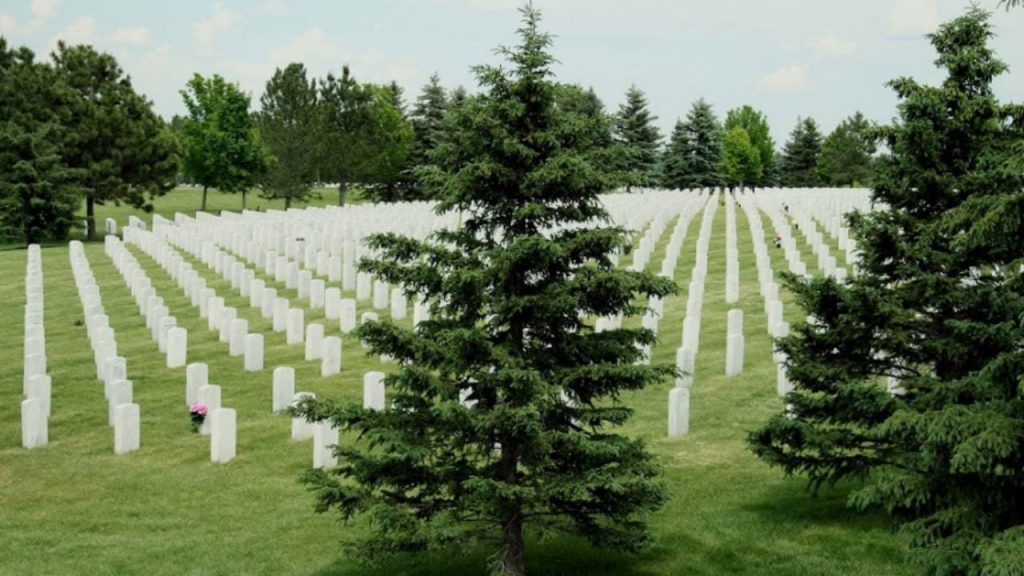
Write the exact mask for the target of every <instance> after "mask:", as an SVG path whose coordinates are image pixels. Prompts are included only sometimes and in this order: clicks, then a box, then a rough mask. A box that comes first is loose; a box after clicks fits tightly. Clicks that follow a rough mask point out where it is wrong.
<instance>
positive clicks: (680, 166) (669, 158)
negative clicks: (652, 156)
mask: <svg viewBox="0 0 1024 576" xmlns="http://www.w3.org/2000/svg"><path fill="white" fill-rule="evenodd" d="M688 151H689V143H688V142H687V141H686V124H685V123H684V122H683V121H682V120H676V125H675V127H674V128H672V135H671V136H670V137H669V140H668V146H665V151H664V153H663V154H662V156H661V186H663V187H665V188H675V189H682V188H686V186H687V184H688V181H687V179H686V171H687V162H686V161H687V154H688Z"/></svg>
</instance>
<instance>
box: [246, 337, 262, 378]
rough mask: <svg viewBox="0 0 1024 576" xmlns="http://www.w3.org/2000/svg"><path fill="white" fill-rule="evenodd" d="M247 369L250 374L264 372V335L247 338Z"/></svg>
mask: <svg viewBox="0 0 1024 576" xmlns="http://www.w3.org/2000/svg"><path fill="white" fill-rule="evenodd" d="M245 369H246V371H248V372H258V371H260V370H263V334H247V335H246V336H245Z"/></svg>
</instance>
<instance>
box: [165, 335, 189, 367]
mask: <svg viewBox="0 0 1024 576" xmlns="http://www.w3.org/2000/svg"><path fill="white" fill-rule="evenodd" d="M187 350H188V331H187V330H185V329H184V328H179V327H177V326H176V327H174V328H171V329H170V330H169V331H168V332H167V367H168V368H181V367H182V366H184V365H185V360H186V356H187V354H186V351H187Z"/></svg>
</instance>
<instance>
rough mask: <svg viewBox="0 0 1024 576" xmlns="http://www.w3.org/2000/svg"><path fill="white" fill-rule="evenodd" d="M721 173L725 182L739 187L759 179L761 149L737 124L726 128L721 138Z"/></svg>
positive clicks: (760, 172)
mask: <svg viewBox="0 0 1024 576" xmlns="http://www.w3.org/2000/svg"><path fill="white" fill-rule="evenodd" d="M722 173H723V174H724V175H725V182H726V184H728V185H729V186H730V187H739V188H741V189H742V188H743V187H744V186H747V185H750V184H752V183H754V182H759V181H760V180H761V174H762V168H761V151H760V150H758V148H757V147H756V146H754V144H753V143H752V142H751V141H750V136H749V135H748V134H747V131H746V130H744V129H743V128H740V127H739V126H737V127H735V128H732V129H730V130H727V131H726V132H725V138H723V139H722Z"/></svg>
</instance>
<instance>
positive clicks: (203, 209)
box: [199, 186, 206, 212]
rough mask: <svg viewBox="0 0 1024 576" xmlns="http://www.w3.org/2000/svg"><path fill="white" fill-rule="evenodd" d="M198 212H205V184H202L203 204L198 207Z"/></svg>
mask: <svg viewBox="0 0 1024 576" xmlns="http://www.w3.org/2000/svg"><path fill="white" fill-rule="evenodd" d="M199 211H200V212H206V186H203V205H202V206H200V207H199Z"/></svg>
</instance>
